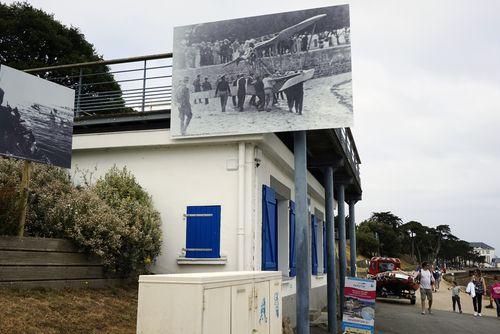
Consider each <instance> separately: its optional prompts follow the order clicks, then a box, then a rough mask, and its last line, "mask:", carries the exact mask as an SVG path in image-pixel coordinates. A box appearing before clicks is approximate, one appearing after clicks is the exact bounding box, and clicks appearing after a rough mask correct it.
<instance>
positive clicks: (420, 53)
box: [8, 0, 500, 247]
mask: <svg viewBox="0 0 500 334" xmlns="http://www.w3.org/2000/svg"><path fill="white" fill-rule="evenodd" d="M8 2H12V1H8ZM344 2H349V3H351V27H352V28H351V31H352V43H353V44H352V52H353V89H354V108H355V124H356V126H355V128H354V129H353V131H354V134H355V138H356V142H357V147H358V149H359V151H360V154H361V159H362V161H363V165H362V183H363V187H364V194H363V201H361V202H360V203H359V204H358V214H357V217H359V219H364V218H367V217H368V216H369V215H370V213H371V212H372V211H385V210H391V211H393V212H394V213H395V214H397V215H399V216H401V217H402V218H403V219H404V220H418V221H420V222H422V223H424V224H428V225H438V224H449V225H450V226H451V227H452V230H453V232H454V233H455V234H457V235H458V236H459V237H461V238H463V239H466V240H469V241H473V240H474V241H485V242H487V243H491V244H492V245H493V246H497V247H500V233H499V232H500V227H499V226H500V225H499V224H498V223H497V217H498V213H497V211H498V208H499V203H500V202H499V199H500V191H499V189H500V176H499V173H498V172H497V171H498V170H499V169H500V136H499V135H498V134H497V132H498V128H499V125H500V108H499V107H498V105H499V101H500V57H499V55H500V43H498V31H500V20H498V13H499V12H500V2H498V1H494V0H490V1H489V0H476V1H472V0H469V1H466V0H440V1H435V0H426V1H401V0H398V1H396V0H391V1H389V0H378V1H369V0H358V1H334V2H332V1H326V0H325V1H309V2H308V3H307V5H306V6H304V2H303V1H301V0H291V1H273V2H270V1H268V0H254V1H243V0H231V1H229V0H220V1H200V0H198V1H195V0H184V1H160V0H157V1H148V2H147V3H145V2H137V1H131V0H121V1H96V0H88V1H85V2H74V1H71V2H69V1H56V0H32V1H30V3H32V4H33V5H34V6H37V7H41V8H43V9H45V10H46V11H48V12H53V13H55V17H56V18H57V19H59V20H61V21H62V22H63V23H65V24H72V25H74V26H77V27H79V28H81V30H82V32H83V33H84V34H85V35H86V37H87V39H88V40H89V41H91V42H92V43H94V45H95V46H96V48H97V50H98V52H99V53H101V54H103V55H104V57H105V58H108V59H110V58H119V57H129V56H137V55H144V54H153V53H162V52H169V51H171V50H172V49H171V48H172V37H173V36H172V29H173V27H174V26H178V25H185V24H192V23H197V22H207V21H214V20H221V19H229V18H235V17H244V16H252V15H259V14H268V13H273V12H282V11H289V10H297V9H303V8H304V7H309V8H311V7H320V6H328V5H332V4H342V3H344Z"/></svg>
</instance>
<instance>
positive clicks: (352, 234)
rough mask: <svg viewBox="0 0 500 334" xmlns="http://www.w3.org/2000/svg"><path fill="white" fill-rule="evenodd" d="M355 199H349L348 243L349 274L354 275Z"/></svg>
mask: <svg viewBox="0 0 500 334" xmlns="http://www.w3.org/2000/svg"><path fill="white" fill-rule="evenodd" d="M355 205H356V201H349V243H350V246H351V247H350V250H351V261H350V263H351V276H352V277H356V220H355V216H354V206H355Z"/></svg>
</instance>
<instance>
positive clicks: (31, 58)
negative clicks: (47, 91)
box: [0, 2, 126, 111]
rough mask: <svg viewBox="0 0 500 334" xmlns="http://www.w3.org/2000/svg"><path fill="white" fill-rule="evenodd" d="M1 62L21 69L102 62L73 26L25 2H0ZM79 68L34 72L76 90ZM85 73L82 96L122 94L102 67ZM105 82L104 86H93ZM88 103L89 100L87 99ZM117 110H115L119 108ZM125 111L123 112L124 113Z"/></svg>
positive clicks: (115, 101) (112, 100) (120, 101)
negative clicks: (112, 92)
mask: <svg viewBox="0 0 500 334" xmlns="http://www.w3.org/2000/svg"><path fill="white" fill-rule="evenodd" d="M0 17H1V18H2V19H1V20H0V32H1V33H0V63H1V64H5V65H7V66H10V67H13V68H17V69H20V70H25V69H30V68H39V67H48V66H56V65H65V64H76V63H83V62H90V61H98V60H102V57H101V56H99V55H98V54H97V52H96V50H95V48H94V46H93V45H92V44H91V43H89V42H88V41H87V40H86V39H85V36H84V35H83V34H82V33H81V32H80V31H79V30H78V28H75V27H66V26H65V25H63V24H61V23H60V22H58V21H57V20H55V19H54V16H53V15H50V14H47V13H45V12H44V11H42V10H40V9H36V8H34V7H32V6H31V5H30V4H28V3H27V2H16V3H13V4H11V5H6V4H2V3H0ZM79 71H80V70H79V69H78V68H71V69H64V70H63V69H61V70H54V71H45V72H40V73H35V74H36V75H39V76H40V77H42V78H45V79H52V81H54V82H57V83H59V84H62V85H64V86H68V87H73V88H75V87H76V85H77V84H78V81H79ZM82 71H83V74H84V77H83V78H84V80H83V82H82V83H83V85H82V87H81V90H82V94H89V95H88V96H89V97H90V98H97V97H100V98H101V99H102V98H103V97H102V95H99V92H105V91H115V92H117V93H121V88H120V86H119V84H118V83H117V82H116V81H115V80H114V78H113V76H112V74H110V73H109V68H108V67H107V66H105V65H98V66H92V67H82ZM96 82H106V83H105V84H98V85H97V84H95V83H96ZM117 96H119V97H112V98H108V99H107V100H106V101H107V103H112V104H116V105H118V106H119V107H118V108H120V106H122V105H123V104H124V101H123V99H122V98H121V97H120V96H121V94H118V95H117ZM87 101H89V102H90V100H87ZM118 108H117V109H118ZM125 110H126V109H124V110H123V111H125Z"/></svg>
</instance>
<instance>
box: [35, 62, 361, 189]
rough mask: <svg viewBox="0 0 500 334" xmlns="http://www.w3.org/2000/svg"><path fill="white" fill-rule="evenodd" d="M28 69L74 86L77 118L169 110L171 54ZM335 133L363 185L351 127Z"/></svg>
mask: <svg viewBox="0 0 500 334" xmlns="http://www.w3.org/2000/svg"><path fill="white" fill-rule="evenodd" d="M25 72H28V73H31V74H34V75H38V76H40V77H42V78H44V79H47V80H50V81H53V82H55V83H59V84H62V85H64V86H67V87H70V88H72V89H74V90H75V115H76V116H77V117H83V118H85V116H92V115H96V114H100V115H102V114H117V113H140V112H146V111H159V110H165V111H166V112H169V111H170V106H171V102H172V54H171V53H164V54H157V55H150V56H143V57H132V58H123V59H114V60H107V61H105V60H99V61H94V62H86V63H79V64H67V65H60V66H50V67H43V68H35V69H28V70H25ZM334 132H335V135H336V136H337V138H338V140H339V142H340V144H341V146H342V150H343V151H344V154H345V156H346V158H347V160H348V161H349V164H350V166H351V167H352V171H353V174H354V175H355V178H356V180H357V182H358V184H361V183H360V176H359V163H360V161H359V158H358V155H357V151H356V147H355V143H354V142H353V139H352V138H353V137H352V134H351V133H350V129H349V128H341V129H335V131H334Z"/></svg>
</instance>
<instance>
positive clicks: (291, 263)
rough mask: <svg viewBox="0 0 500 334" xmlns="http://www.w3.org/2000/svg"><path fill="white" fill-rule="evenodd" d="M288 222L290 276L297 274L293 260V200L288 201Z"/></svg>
mask: <svg viewBox="0 0 500 334" xmlns="http://www.w3.org/2000/svg"><path fill="white" fill-rule="evenodd" d="M289 215H290V218H289V222H290V233H289V246H290V249H289V252H288V254H290V257H289V266H290V277H294V276H296V275H297V266H296V262H295V202H293V201H290V208H289Z"/></svg>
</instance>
